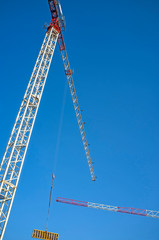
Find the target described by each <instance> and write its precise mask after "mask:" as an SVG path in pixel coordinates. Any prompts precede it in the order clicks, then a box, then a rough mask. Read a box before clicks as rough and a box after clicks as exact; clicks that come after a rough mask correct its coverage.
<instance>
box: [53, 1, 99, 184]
mask: <svg viewBox="0 0 159 240" xmlns="http://www.w3.org/2000/svg"><path fill="white" fill-rule="evenodd" d="M48 2H49V7H50V11H51V16H52V21H53V22H55V21H57V24H58V26H59V37H58V43H59V48H60V52H61V56H62V60H63V64H64V69H65V74H66V77H67V82H68V85H69V89H70V93H71V97H72V102H73V106H74V109H75V114H76V118H77V122H78V126H79V130H80V134H81V138H82V142H83V146H84V150H85V154H86V158H87V162H88V166H89V170H90V174H91V178H92V180H93V181H95V180H96V177H95V174H94V170H93V166H92V161H91V156H90V152H89V148H88V143H87V139H86V134H85V130H84V125H83V121H82V116H81V111H80V108H79V104H78V99H77V94H76V91H75V86H74V82H73V77H72V74H73V72H72V71H71V68H70V64H69V61H68V56H67V52H66V48H65V43H64V39H63V34H62V31H63V30H64V29H65V26H64V25H65V24H64V17H63V14H62V10H61V5H60V2H59V0H48Z"/></svg>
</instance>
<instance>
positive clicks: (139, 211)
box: [56, 197, 159, 218]
mask: <svg viewBox="0 0 159 240" xmlns="http://www.w3.org/2000/svg"><path fill="white" fill-rule="evenodd" d="M56 202H61V203H67V204H72V205H76V206H82V207H90V208H96V209H101V210H107V211H113V212H121V213H128V214H134V215H138V216H145V217H153V218H159V211H153V210H146V209H139V208H131V207H116V206H111V205H105V204H99V203H92V202H84V201H79V200H74V199H68V198H61V197H58V198H57V199H56Z"/></svg>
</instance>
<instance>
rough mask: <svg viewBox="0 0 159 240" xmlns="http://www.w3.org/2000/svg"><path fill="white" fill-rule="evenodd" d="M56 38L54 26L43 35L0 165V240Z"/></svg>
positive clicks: (56, 33) (0, 239) (56, 28)
mask: <svg viewBox="0 0 159 240" xmlns="http://www.w3.org/2000/svg"><path fill="white" fill-rule="evenodd" d="M58 35H59V31H58V27H56V25H54V27H53V25H52V26H50V27H49V29H48V31H47V32H46V35H45V38H44V41H43V44H42V47H41V49H40V52H39V55H38V58H37V61H36V64H35V67H34V69H33V72H32V75H31V78H30V81H29V84H28V87H27V90H26V92H25V95H24V98H23V100H22V103H21V106H20V110H19V112H18V115H17V118H16V121H15V124H14V127H13V130H12V132H11V135H10V138H9V142H8V144H7V147H6V150H5V153H4V156H3V159H2V162H1V164H0V240H2V239H3V235H4V232H5V228H6V224H7V221H8V218H9V214H10V210H11V207H12V203H13V200H14V196H15V193H16V189H17V185H18V181H19V177H20V173H21V170H22V166H23V162H24V158H25V155H26V151H27V148H28V144H29V140H30V136H31V133H32V129H33V126H34V122H35V118H36V115H37V111H38V108H39V104H40V100H41V97H42V93H43V89H44V86H45V82H46V78H47V75H48V71H49V68H50V64H51V60H52V56H53V53H54V50H55V46H56V42H57V39H58Z"/></svg>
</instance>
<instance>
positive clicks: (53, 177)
mask: <svg viewBox="0 0 159 240" xmlns="http://www.w3.org/2000/svg"><path fill="white" fill-rule="evenodd" d="M54 179H55V175H54V174H52V184H51V189H50V197H49V207H48V213H47V220H46V232H47V229H48V222H49V213H50V206H51V197H52V189H53V182H54Z"/></svg>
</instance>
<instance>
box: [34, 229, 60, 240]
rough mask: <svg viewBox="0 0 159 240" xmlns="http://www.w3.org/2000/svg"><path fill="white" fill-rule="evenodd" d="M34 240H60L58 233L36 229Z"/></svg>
mask: <svg viewBox="0 0 159 240" xmlns="http://www.w3.org/2000/svg"><path fill="white" fill-rule="evenodd" d="M32 238H37V239H45V240H58V238H59V235H58V233H52V232H47V231H41V230H36V229H34V230H33V234H32Z"/></svg>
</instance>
